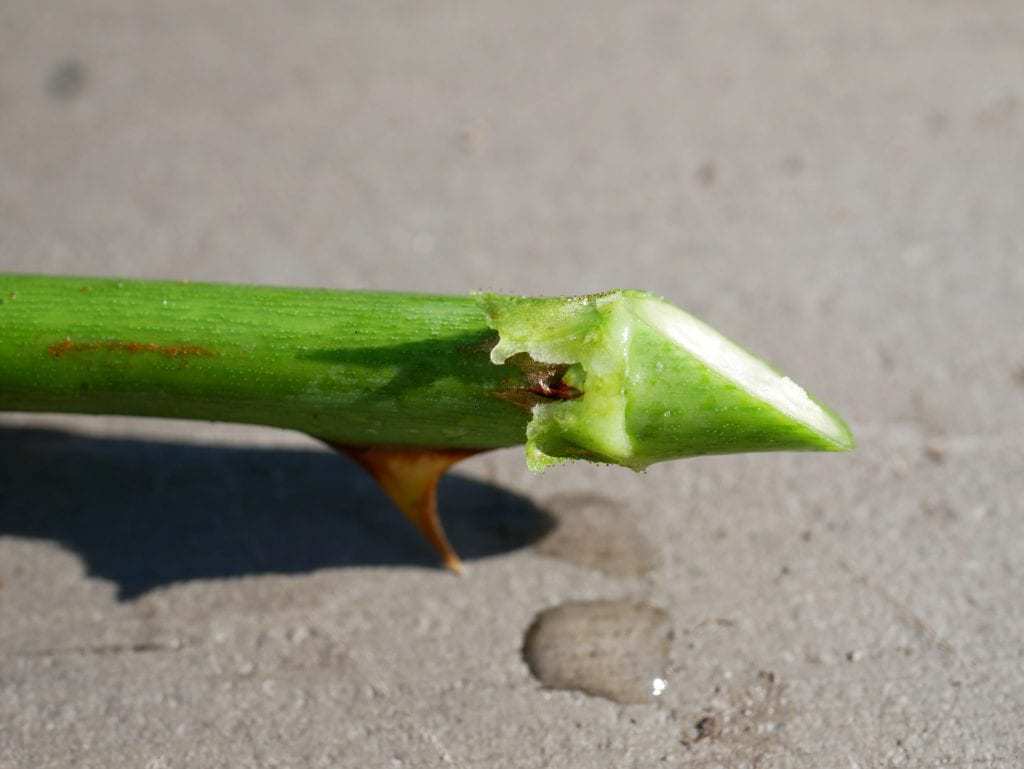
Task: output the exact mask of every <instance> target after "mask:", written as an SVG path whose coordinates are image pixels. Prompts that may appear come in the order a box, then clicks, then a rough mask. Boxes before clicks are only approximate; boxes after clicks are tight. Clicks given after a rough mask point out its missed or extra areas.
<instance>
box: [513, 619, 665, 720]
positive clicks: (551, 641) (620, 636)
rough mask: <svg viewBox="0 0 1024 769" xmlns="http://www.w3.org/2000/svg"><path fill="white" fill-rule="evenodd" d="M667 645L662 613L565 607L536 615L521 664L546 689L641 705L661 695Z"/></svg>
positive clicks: (525, 643)
mask: <svg viewBox="0 0 1024 769" xmlns="http://www.w3.org/2000/svg"><path fill="white" fill-rule="evenodd" d="M671 641H672V627H671V623H670V622H669V616H668V614H667V613H666V612H665V610H664V609H660V608H658V607H656V606H651V605H650V604H647V603H642V602H636V601H620V600H600V601H570V602H568V603H564V604H561V605H560V606H555V607H552V608H550V609H545V610H544V611H542V612H541V613H540V614H538V615H537V618H536V619H535V620H534V622H533V624H532V625H531V626H530V628H529V630H527V632H526V639H525V642H524V644H523V658H524V659H525V660H526V664H527V665H528V666H529V667H530V672H531V673H533V675H534V676H535V677H536V678H537V680H539V681H540V682H541V683H542V684H544V685H545V686H547V687H549V688H551V689H573V690H577V691H581V692H584V693H586V694H590V695H593V696H597V697H604V698H605V699H609V700H612V701H613V702H620V703H623V704H644V703H649V702H653V701H655V700H656V699H657V697H659V696H660V695H661V694H662V693H663V692H664V691H665V688H666V686H667V683H666V669H667V668H668V655H669V646H670V644H671Z"/></svg>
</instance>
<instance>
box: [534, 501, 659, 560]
mask: <svg viewBox="0 0 1024 769" xmlns="http://www.w3.org/2000/svg"><path fill="white" fill-rule="evenodd" d="M541 507H543V508H544V509H545V510H547V511H548V512H550V513H551V514H552V515H554V516H555V517H556V518H557V519H558V525H557V527H556V528H555V530H554V531H553V532H552V533H551V534H549V535H548V536H547V537H545V538H544V539H543V540H541V541H540V542H539V543H538V544H537V552H538V553H540V554H542V555H546V556H550V557H553V558H559V559H561V560H563V561H568V562H569V563H574V564H576V565H577V566H583V567H584V568H587V569H596V570H598V571H603V572H604V573H605V574H610V575H612V576H613V577H640V576H643V575H644V574H647V573H648V572H649V571H651V569H653V568H654V567H655V566H657V565H658V554H657V550H656V549H655V547H654V545H653V544H652V543H651V541H650V540H649V539H647V537H645V536H644V535H643V533H641V531H640V530H639V528H638V527H637V523H636V520H635V518H634V517H633V516H632V514H631V511H630V510H629V509H624V506H623V505H622V504H620V503H617V502H615V501H613V500H611V499H608V498H606V497H602V496H599V495H597V494H589V493H568V494H556V495H555V496H553V497H551V498H550V499H547V500H545V502H544V503H543V504H542V505H541Z"/></svg>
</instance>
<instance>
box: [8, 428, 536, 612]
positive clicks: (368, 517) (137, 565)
mask: <svg viewBox="0 0 1024 769" xmlns="http://www.w3.org/2000/svg"><path fill="white" fill-rule="evenodd" d="M0 489H2V494H0V536H4V535H7V536H17V537H28V538H36V539H48V540H52V541H54V542H58V543H60V544H61V545H62V546H64V547H66V548H68V549H69V550H71V551H73V552H75V553H76V554H78V555H79V556H80V557H81V558H82V560H83V561H84V563H85V566H86V569H87V572H88V573H89V574H90V575H92V576H96V577H101V578H104V579H108V580H111V581H112V582H114V583H115V584H116V585H117V587H118V597H119V599H120V600H131V599H133V598H136V597H138V596H140V595H142V594H143V593H145V592H147V591H149V590H152V589H153V588H156V587H161V586H165V585H169V584H173V583H176V582H182V581H187V580H193V579H210V578H224V577H236V576H242V575H247V574H265V573H277V574H296V573H304V572H310V571H313V570H316V569H323V568H338V567H348V566H384V565H414V566H420V567H427V568H437V559H436V556H435V554H434V553H433V552H432V551H431V550H430V549H429V547H428V546H427V545H426V544H425V543H424V542H422V541H421V539H420V537H419V534H418V533H417V532H416V531H415V530H414V529H413V527H412V526H411V525H410V524H409V523H408V522H407V521H406V520H405V519H404V518H403V517H402V516H401V514H400V513H399V512H398V511H397V510H396V509H395V508H394V507H393V506H392V505H391V503H390V502H389V501H388V500H387V498H386V497H385V496H384V495H383V493H382V492H381V491H380V490H379V489H378V488H377V486H376V485H375V483H374V482H373V481H372V480H371V479H370V478H369V477H368V476H367V475H366V474H365V473H364V472H363V470H362V469H360V468H358V467H357V466H356V465H355V464H353V463H351V462H349V461H348V460H344V459H342V458H340V457H339V456H338V455H336V454H335V453H334V452H332V451H329V450H327V449H325V450H324V451H311V450H285V449H264V448H236V447H210V446H195V445H188V444H180V443H165V442H158V441H139V440H119V439H110V438H97V437H87V436H80V435H75V434H72V433H63V432H57V431H52V430H40V429H15V430H3V429H0ZM439 494H440V506H441V513H442V517H443V519H444V524H445V528H446V529H447V531H448V534H449V536H450V538H451V540H452V543H453V545H454V546H455V548H456V549H457V551H458V552H459V554H460V555H461V556H462V557H463V558H464V559H465V560H474V559H478V558H483V557H486V556H489V555H494V554H498V553H504V552H508V551H511V550H515V549H517V548H520V547H523V546H525V545H528V544H529V543H531V542H533V541H535V540H537V539H539V538H541V537H542V536H544V535H545V534H546V533H547V532H549V531H550V530H551V529H552V528H553V527H554V519H553V518H552V517H551V516H550V515H549V514H547V513H546V512H544V511H543V510H540V509H539V508H537V507H536V506H535V505H533V504H532V503H531V502H530V501H529V500H528V499H526V498H525V497H522V496H519V495H517V494H513V493H511V492H509V491H506V490H504V489H501V488H499V487H497V486H494V485H491V484H488V483H484V482H480V481H475V480H472V479H470V478H466V477H464V476H461V475H459V474H451V475H448V476H446V477H445V478H444V479H443V480H442V482H441V486H440V491H439Z"/></svg>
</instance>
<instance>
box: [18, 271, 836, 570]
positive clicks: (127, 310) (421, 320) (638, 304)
mask: <svg viewBox="0 0 1024 769" xmlns="http://www.w3.org/2000/svg"><path fill="white" fill-rule="evenodd" d="M0 410H6V411H37V412H38V411H44V412H74V413H87V414H128V415H136V416H155V417H172V418H181V419H202V420H216V421H226V422H242V423H251V424H260V425H271V426H274V427H281V428H288V429H292V430H298V431H300V432H304V433H307V434H309V435H311V436H314V437H316V438H319V439H321V440H323V441H324V442H326V443H328V444H330V445H331V446H334V447H335V448H338V449H340V450H343V451H345V452H347V453H348V454H349V455H350V456H352V457H353V458H354V459H356V460H357V461H358V462H360V463H361V464H362V465H363V466H364V467H366V468H367V470H369V471H370V472H371V473H372V474H373V476H374V477H375V478H376V479H377V480H378V481H379V482H380V483H381V485H382V487H383V488H384V490H385V491H386V492H387V493H388V494H389V495H390V496H391V497H392V498H393V499H394V500H395V502H396V503H397V505H398V506H399V508H401V509H402V510H403V512H404V513H405V514H406V515H407V516H409V518H410V519H411V520H412V521H413V523H414V524H415V525H417V527H418V528H420V530H421V531H422V532H423V533H424V534H425V535H426V536H427V537H428V539H430V541H431V542H432V544H433V545H434V546H435V547H436V548H437V549H438V550H439V551H440V552H441V554H442V556H443V557H444V559H445V561H446V563H447V564H448V565H449V566H450V567H452V568H455V569H457V568H458V559H457V558H456V556H455V554H454V552H452V550H451V547H450V545H448V543H447V540H446V539H445V538H444V533H443V531H442V530H441V527H440V523H439V521H438V517H437V509H436V494H435V490H436V485H437V481H438V479H439V478H440V476H441V475H442V474H443V473H444V472H445V470H447V468H448V467H449V466H450V465H451V464H452V463H453V462H455V461H458V460H459V459H462V458H464V457H466V456H469V455H471V454H473V453H476V452H479V451H484V450H487V449H494V448H500V447H506V446H514V445H519V444H525V447H526V461H527V464H528V465H529V467H530V468H531V469H535V470H541V469H543V468H546V467H548V466H550V465H552V464H556V463H560V462H564V461H567V460H574V459H579V460H588V461H592V462H601V463H608V464H616V465H623V466H625V467H629V468H632V469H635V470H642V469H643V468H645V467H647V466H649V465H651V464H652V463H655V462H661V461H665V460H670V459H678V458H682V457H690V456H696V455H702V454H722V453H732V452H748V451H771V450H819V451H844V450H848V449H850V448H852V447H853V438H852V436H851V434H850V431H849V429H848V428H847V427H846V425H845V424H844V423H843V421H842V420H841V419H839V418H838V417H837V416H836V415H835V414H833V413H832V412H830V411H829V410H828V409H826V408H825V407H823V406H822V405H820V404H819V403H818V402H817V401H816V400H814V399H813V398H812V397H811V396H809V395H808V394H807V393H806V392H805V391H804V390H803V389H802V388H801V387H800V386H799V385H797V384H796V383H795V382H793V381H792V380H791V379H789V378H788V377H785V376H782V375H781V374H779V373H778V372H776V371H775V370H774V369H773V368H771V367H770V366H768V365H767V364H766V363H764V362H762V361H761V360H759V359H758V358H756V357H754V356H753V355H751V354H749V353H747V352H746V351H744V350H743V349H742V348H740V347H739V346H737V345H735V344H733V343H732V342H730V341H729V340H728V339H726V338H725V337H724V336H722V335H721V334H719V333H717V332H716V331H714V330H713V329H712V328H710V327H709V326H707V325H706V324H704V323H702V322H701V321H699V320H697V319H696V318H694V317H693V316H691V315H689V314H687V313H686V312H684V311H682V310H680V309H678V308H677V307H675V306H673V305H671V304H669V303H668V302H666V301H665V300H663V299H660V298H658V297H656V296H654V295H652V294H649V293H646V292H642V291H631V290H621V291H609V292H606V293H601V294H591V295H587V296H577V297H544V298H527V297H517V296H504V295H498V294H487V293H481V294H475V295H470V296H434V295H426V294H403V293H379V292H364V291H333V290H325V289H296V288H273V287H265V286H243V285H224V284H208V283H191V282H187V281H185V282H170V281H142V280H117V279H100V278H76V277H52V276H33V275H0Z"/></svg>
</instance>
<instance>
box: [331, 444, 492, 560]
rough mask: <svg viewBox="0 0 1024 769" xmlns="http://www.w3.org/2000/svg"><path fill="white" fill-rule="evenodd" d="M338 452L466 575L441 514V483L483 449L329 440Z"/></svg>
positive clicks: (435, 548) (441, 554)
mask: <svg viewBox="0 0 1024 769" xmlns="http://www.w3.org/2000/svg"><path fill="white" fill-rule="evenodd" d="M327 444H328V445H329V446H331V447H332V448H334V449H336V450H337V451H340V452H342V453H343V454H347V455H348V456H349V457H351V458H352V459H353V460H355V461H356V462H358V463H359V464H360V465H361V466H362V467H363V468H364V469H365V470H366V471H367V472H368V473H369V474H370V475H372V476H373V478H374V480H376V481H377V483H378V484H380V487H381V489H383V490H384V493H385V494H387V495H388V496H389V497H390V498H391V500H392V501H393V502H394V503H395V505H396V506H397V507H398V509H399V510H401V511H402V513H403V515H405V517H406V518H408V519H409V521H410V522H411V523H412V524H413V526H415V527H416V528H417V529H418V530H419V532H420V533H421V534H422V535H423V536H424V537H426V539H427V542H429V543H430V545H431V547H433V548H434V550H435V551H437V553H438V555H440V556H441V560H442V561H443V562H444V565H445V566H446V567H447V568H448V569H450V570H451V571H453V572H455V573H456V574H461V573H462V561H460V560H459V556H458V555H457V554H456V552H455V550H454V548H452V546H451V543H450V542H449V541H448V537H446V536H445V533H444V526H442V524H441V518H440V516H439V515H438V512H437V484H438V481H440V480H441V476H443V475H444V474H445V473H446V472H447V471H448V468H450V467H451V466H452V465H454V464H455V463H456V462H459V461H461V460H463V459H466V458H467V457H471V456H473V455H474V454H478V453H479V452H480V450H479V449H417V448H383V447H370V448H367V447H365V446H344V445H341V444H338V443H332V442H331V441H327Z"/></svg>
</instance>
